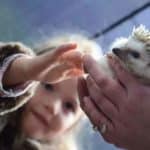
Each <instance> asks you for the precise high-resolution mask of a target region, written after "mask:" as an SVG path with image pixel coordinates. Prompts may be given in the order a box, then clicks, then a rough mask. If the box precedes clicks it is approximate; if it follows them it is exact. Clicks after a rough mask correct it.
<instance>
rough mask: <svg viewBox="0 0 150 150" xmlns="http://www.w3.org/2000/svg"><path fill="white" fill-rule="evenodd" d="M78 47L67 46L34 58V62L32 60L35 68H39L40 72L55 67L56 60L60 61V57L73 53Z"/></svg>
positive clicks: (73, 45)
mask: <svg viewBox="0 0 150 150" xmlns="http://www.w3.org/2000/svg"><path fill="white" fill-rule="evenodd" d="M76 47H77V45H76V44H66V45H63V46H60V47H58V48H56V49H54V50H51V51H49V52H46V53H44V54H41V55H38V56H37V57H35V58H34V60H32V61H33V68H34V69H36V68H37V70H38V71H41V70H44V69H45V68H46V67H48V66H49V67H50V66H51V65H53V64H54V63H55V61H56V59H58V57H60V56H61V55H62V54H64V53H65V52H68V51H72V50H73V49H75V48H76Z"/></svg>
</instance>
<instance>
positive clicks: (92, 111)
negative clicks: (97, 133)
mask: <svg viewBox="0 0 150 150" xmlns="http://www.w3.org/2000/svg"><path fill="white" fill-rule="evenodd" d="M83 101H84V105H83V106H82V109H83V110H84V112H85V113H86V114H87V116H88V118H89V119H90V121H91V122H92V124H94V126H97V127H100V125H102V124H106V125H107V128H108V129H107V132H109V131H108V130H109V129H110V130H112V128H113V126H112V124H111V122H110V121H109V119H107V118H106V117H105V116H104V114H103V113H102V112H100V111H99V110H98V109H97V108H96V107H95V105H94V103H93V101H92V100H91V98H89V97H84V99H83Z"/></svg>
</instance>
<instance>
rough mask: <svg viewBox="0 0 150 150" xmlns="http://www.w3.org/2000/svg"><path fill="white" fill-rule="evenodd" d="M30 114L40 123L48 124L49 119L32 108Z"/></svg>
mask: <svg viewBox="0 0 150 150" xmlns="http://www.w3.org/2000/svg"><path fill="white" fill-rule="evenodd" d="M32 114H33V115H34V116H35V117H36V118H37V119H38V120H39V121H40V122H41V123H42V124H44V126H49V121H48V120H47V119H46V118H45V117H44V116H43V115H42V114H40V113H39V112H37V111H35V110H32Z"/></svg>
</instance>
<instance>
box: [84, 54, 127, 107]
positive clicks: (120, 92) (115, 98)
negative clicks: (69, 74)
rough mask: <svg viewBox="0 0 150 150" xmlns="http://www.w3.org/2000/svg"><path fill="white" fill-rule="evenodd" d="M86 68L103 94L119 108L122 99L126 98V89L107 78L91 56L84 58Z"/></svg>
mask: <svg viewBox="0 0 150 150" xmlns="http://www.w3.org/2000/svg"><path fill="white" fill-rule="evenodd" d="M84 66H85V68H86V71H87V72H88V73H89V74H90V76H91V77H92V79H94V81H95V82H96V84H97V85H98V86H99V88H101V92H102V93H103V94H104V95H105V96H106V97H107V98H108V99H110V100H111V101H112V103H113V104H115V105H116V106H119V105H120V104H121V103H123V99H122V97H124V96H125V94H126V93H125V90H124V88H123V87H122V86H121V85H120V84H119V82H117V81H116V80H115V79H113V78H111V77H108V76H106V75H105V74H104V73H103V72H102V71H101V69H100V67H99V64H98V63H97V62H96V61H95V60H94V59H92V57H91V56H88V55H87V56H86V57H84Z"/></svg>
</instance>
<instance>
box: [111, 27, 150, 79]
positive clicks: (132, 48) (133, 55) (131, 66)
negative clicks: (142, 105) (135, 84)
mask: <svg viewBox="0 0 150 150" xmlns="http://www.w3.org/2000/svg"><path fill="white" fill-rule="evenodd" d="M137 30H138V32H139V28H137V29H136V32H135V31H134V36H133V35H132V36H130V37H129V38H128V39H126V38H120V39H118V40H117V41H116V42H114V44H113V45H112V48H111V49H112V52H113V54H115V55H116V56H117V57H118V58H119V59H120V60H121V61H122V62H123V63H124V64H125V66H126V67H127V69H128V70H129V71H130V72H132V73H133V74H134V75H137V76H138V77H140V78H143V79H149V80H150V45H149V44H148V40H147V41H146V40H145V41H144V40H142V38H141V37H142V36H143V38H144V36H145V34H144V33H145V32H142V33H143V34H141V36H140V38H141V39H140V38H138V36H135V35H136V34H135V33H137ZM140 31H141V30H140ZM144 31H145V30H144ZM146 31H147V30H146ZM146 33H147V32H146ZM145 39H146V38H145Z"/></svg>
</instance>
